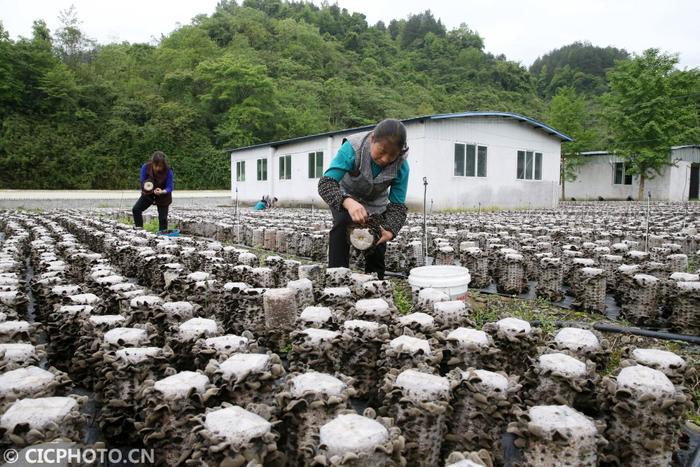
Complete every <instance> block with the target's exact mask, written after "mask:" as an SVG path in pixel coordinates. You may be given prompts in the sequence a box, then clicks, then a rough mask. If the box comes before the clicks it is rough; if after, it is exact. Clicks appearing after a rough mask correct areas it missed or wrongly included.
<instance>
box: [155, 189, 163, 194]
mask: <svg viewBox="0 0 700 467" xmlns="http://www.w3.org/2000/svg"><path fill="white" fill-rule="evenodd" d="M161 191H162V190H161V189H160V188H156V189H155V190H153V193H154V194H156V195H159V194H160V193H161Z"/></svg>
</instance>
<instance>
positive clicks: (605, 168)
mask: <svg viewBox="0 0 700 467" xmlns="http://www.w3.org/2000/svg"><path fill="white" fill-rule="evenodd" d="M583 155H584V156H585V157H586V159H587V162H586V163H585V164H584V165H582V166H581V167H580V168H579V170H578V172H577V175H576V180H575V181H574V182H566V187H565V191H566V198H567V199H571V198H575V199H577V200H584V199H598V197H602V198H605V199H609V200H616V199H622V200H624V199H627V198H628V197H631V198H633V199H637V195H638V192H639V177H638V176H632V175H629V174H627V173H625V163H624V161H623V159H621V158H619V157H617V156H615V155H613V154H609V153H607V152H604V151H593V152H586V153H583ZM669 162H672V163H673V165H669V166H667V167H665V168H664V169H663V170H662V171H661V174H660V175H657V176H655V177H654V178H651V179H646V180H645V181H644V191H645V196H646V193H648V192H651V198H652V199H654V200H660V201H687V200H689V199H698V197H700V191H699V187H698V176H699V175H700V145H689V146H675V147H673V148H671V153H670V154H669Z"/></svg>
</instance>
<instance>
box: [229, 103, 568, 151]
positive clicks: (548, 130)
mask: <svg viewBox="0 0 700 467" xmlns="http://www.w3.org/2000/svg"><path fill="white" fill-rule="evenodd" d="M470 117H487V118H488V117H500V118H510V119H513V120H517V121H519V122H522V123H526V124H528V125H530V126H532V127H533V128H535V129H538V130H542V131H544V132H545V133H547V134H548V135H550V136H554V137H556V138H559V139H560V140H562V141H564V142H571V141H573V140H574V139H573V138H571V137H570V136H568V135H566V134H564V133H562V132H560V131H557V130H555V129H554V128H552V127H551V126H549V125H546V124H544V123H542V122H540V121H539V120H535V119H534V118H530V117H525V116H523V115H519V114H516V113H511V112H460V113H451V114H435V115H424V116H422V117H413V118H406V119H403V120H401V121H402V122H403V123H410V122H418V121H425V120H446V119H450V118H470ZM374 126H375V125H365V126H361V127H356V128H346V129H344V130H335V131H327V132H325V133H317V134H314V135H307V136H299V137H297V138H290V139H283V140H280V141H272V142H269V143H261V144H254V145H251V146H244V147H240V148H228V149H226V152H237V151H243V150H245V149H253V148H261V147H265V146H272V147H276V146H281V145H283V144H291V143H300V142H303V141H307V140H310V139H314V138H318V137H321V136H331V135H341V134H343V133H355V132H358V131H368V130H371V129H372V128H374Z"/></svg>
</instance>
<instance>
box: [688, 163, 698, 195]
mask: <svg viewBox="0 0 700 467" xmlns="http://www.w3.org/2000/svg"><path fill="white" fill-rule="evenodd" d="M689 198H690V199H700V164H698V163H695V164H691V165H690V192H689Z"/></svg>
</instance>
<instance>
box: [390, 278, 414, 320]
mask: <svg viewBox="0 0 700 467" xmlns="http://www.w3.org/2000/svg"><path fill="white" fill-rule="evenodd" d="M393 282H394V304H395V305H396V308H398V310H399V313H401V314H402V315H406V314H408V313H410V312H411V310H412V309H413V301H412V300H411V295H412V292H411V287H410V286H409V285H408V282H406V281H405V280H395V281H393Z"/></svg>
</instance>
